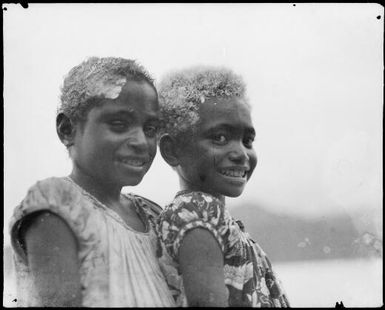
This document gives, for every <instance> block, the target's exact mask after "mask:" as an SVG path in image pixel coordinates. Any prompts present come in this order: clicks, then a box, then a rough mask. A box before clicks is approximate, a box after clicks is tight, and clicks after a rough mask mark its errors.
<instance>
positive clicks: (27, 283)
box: [9, 177, 174, 307]
mask: <svg viewBox="0 0 385 310" xmlns="http://www.w3.org/2000/svg"><path fill="white" fill-rule="evenodd" d="M125 195H126V197H127V198H129V199H131V201H133V202H134V205H135V207H136V211H137V212H138V214H139V215H140V216H141V218H142V220H143V222H144V223H146V226H147V229H146V232H138V231H135V230H133V229H132V228H130V227H129V226H127V225H126V224H125V222H124V221H123V220H122V219H121V217H120V216H119V215H118V214H117V213H116V212H114V211H113V210H111V209H109V208H108V207H106V206H104V205H103V204H102V203H100V202H99V201H98V200H96V198H94V197H93V196H91V195H90V194H88V193H87V192H86V191H84V190H83V189H82V188H80V187H79V186H78V185H77V184H75V183H74V182H73V181H72V180H71V179H69V178H67V177H64V178H49V179H46V180H43V181H40V182H37V183H36V184H35V185H34V186H33V187H31V188H30V190H29V191H28V194H27V196H26V198H25V199H24V200H23V201H22V202H21V204H20V205H19V206H17V207H16V208H15V211H14V215H13V217H12V219H11V221H10V226H9V229H10V233H11V241H12V247H13V249H14V261H15V268H16V272H17V283H18V292H17V294H18V296H17V299H18V306H19V307H20V306H22V307H24V306H34V305H36V297H35V293H34V287H33V285H32V282H31V274H30V270H29V268H28V264H27V260H26V255H28V253H25V250H24V244H23V240H21V238H20V237H19V230H20V227H21V226H22V224H23V219H25V217H26V215H28V214H31V213H33V212H36V211H44V210H46V211H50V212H52V213H54V214H56V215H58V216H60V217H61V218H62V219H63V220H64V221H65V222H66V223H67V224H68V226H69V227H70V228H71V230H72V231H73V233H74V235H75V236H76V239H77V243H78V249H79V252H78V258H79V262H80V276H81V287H82V306H84V307H172V306H174V300H173V297H172V295H171V293H170V292H169V290H168V287H167V284H166V282H165V280H164V277H163V275H162V272H161V270H160V268H159V265H158V261H157V258H156V244H157V239H156V234H155V230H154V221H155V219H156V217H157V216H158V214H159V211H161V210H160V207H159V206H157V205H156V204H154V203H152V202H151V201H149V200H147V199H145V198H143V197H140V196H137V195H132V194H125Z"/></svg>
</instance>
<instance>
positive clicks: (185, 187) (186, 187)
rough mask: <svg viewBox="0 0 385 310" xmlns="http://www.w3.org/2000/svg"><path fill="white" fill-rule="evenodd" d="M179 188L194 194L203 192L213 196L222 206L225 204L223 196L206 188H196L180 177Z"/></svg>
mask: <svg viewBox="0 0 385 310" xmlns="http://www.w3.org/2000/svg"><path fill="white" fill-rule="evenodd" d="M179 187H180V189H181V190H189V191H194V192H204V193H207V194H210V195H213V196H214V197H216V198H218V199H219V200H220V201H221V202H222V203H223V204H225V196H224V195H222V194H219V193H217V192H214V191H211V190H210V189H208V188H204V187H203V186H197V185H195V184H192V183H190V182H188V181H187V180H185V179H184V178H182V177H179Z"/></svg>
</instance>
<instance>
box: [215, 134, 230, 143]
mask: <svg viewBox="0 0 385 310" xmlns="http://www.w3.org/2000/svg"><path fill="white" fill-rule="evenodd" d="M212 139H213V142H214V143H215V144H219V145H224V144H226V143H227V142H228V140H227V137H226V136H225V135H224V134H218V135H215V136H213V138H212Z"/></svg>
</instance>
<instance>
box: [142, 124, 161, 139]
mask: <svg viewBox="0 0 385 310" xmlns="http://www.w3.org/2000/svg"><path fill="white" fill-rule="evenodd" d="M143 131H144V134H145V135H146V136H147V137H150V138H153V137H155V136H156V133H157V132H158V127H157V126H155V125H148V126H145V127H144V130H143Z"/></svg>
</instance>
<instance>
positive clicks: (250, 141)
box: [243, 137, 254, 148]
mask: <svg viewBox="0 0 385 310" xmlns="http://www.w3.org/2000/svg"><path fill="white" fill-rule="evenodd" d="M253 142H254V137H246V138H245V139H244V140H243V144H244V145H245V146H246V147H247V148H252V147H253Z"/></svg>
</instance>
